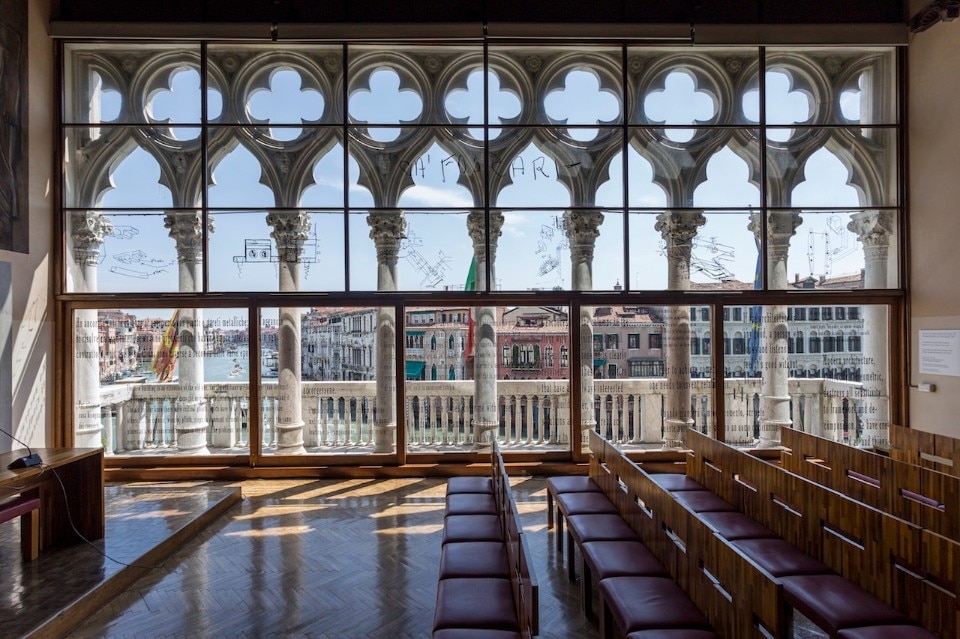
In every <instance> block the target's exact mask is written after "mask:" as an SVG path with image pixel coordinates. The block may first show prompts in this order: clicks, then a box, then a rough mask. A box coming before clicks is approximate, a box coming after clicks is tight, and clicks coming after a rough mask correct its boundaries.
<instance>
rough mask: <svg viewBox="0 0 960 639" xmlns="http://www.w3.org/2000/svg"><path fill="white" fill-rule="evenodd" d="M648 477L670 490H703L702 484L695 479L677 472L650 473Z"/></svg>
mask: <svg viewBox="0 0 960 639" xmlns="http://www.w3.org/2000/svg"><path fill="white" fill-rule="evenodd" d="M650 479H652V480H653V483H655V484H657V485H658V486H660V487H661V488H663V489H664V490H669V491H671V492H673V491H675V490H705V489H704V487H703V484H701V483H700V482H698V481H697V480H695V479H690V478H689V477H687V476H686V475H680V474H678V473H657V474H655V475H650Z"/></svg>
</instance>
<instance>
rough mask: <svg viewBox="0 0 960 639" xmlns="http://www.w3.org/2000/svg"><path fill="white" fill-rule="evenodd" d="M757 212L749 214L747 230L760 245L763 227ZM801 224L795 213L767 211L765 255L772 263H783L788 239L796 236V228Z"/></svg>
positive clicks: (788, 247) (801, 221) (801, 220)
mask: <svg viewBox="0 0 960 639" xmlns="http://www.w3.org/2000/svg"><path fill="white" fill-rule="evenodd" d="M760 215H761V213H759V212H754V213H751V214H750V223H749V224H748V225H747V229H748V230H750V231H752V232H753V237H754V238H755V239H756V240H757V246H759V245H760V233H762V232H763V227H762V226H761V224H760ZM801 224H803V218H802V217H800V213H798V212H796V211H768V212H767V255H768V256H769V259H770V260H772V261H773V262H780V261H785V260H786V259H787V253H788V251H789V250H790V238H791V237H793V236H794V235H796V234H797V227H798V226H800V225H801Z"/></svg>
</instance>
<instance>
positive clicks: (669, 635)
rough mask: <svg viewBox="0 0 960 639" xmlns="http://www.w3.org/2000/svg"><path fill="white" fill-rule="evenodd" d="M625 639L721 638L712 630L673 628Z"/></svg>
mask: <svg viewBox="0 0 960 639" xmlns="http://www.w3.org/2000/svg"><path fill="white" fill-rule="evenodd" d="M625 639H720V636H719V635H718V634H717V633H715V632H714V631H712V630H689V629H686V628H679V629H678V628H673V629H669V630H638V631H637V632H631V633H630V634H628V635H627V636H626V637H625Z"/></svg>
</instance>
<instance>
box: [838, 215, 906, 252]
mask: <svg viewBox="0 0 960 639" xmlns="http://www.w3.org/2000/svg"><path fill="white" fill-rule="evenodd" d="M894 225H895V218H894V215H893V212H891V211H861V212H860V213H854V214H853V215H851V216H850V222H849V223H848V224H847V230H849V231H851V232H853V233H856V234H857V239H858V240H860V242H862V243H863V246H864V247H865V248H866V247H877V248H880V247H887V246H889V245H890V236H891V235H893V230H894Z"/></svg>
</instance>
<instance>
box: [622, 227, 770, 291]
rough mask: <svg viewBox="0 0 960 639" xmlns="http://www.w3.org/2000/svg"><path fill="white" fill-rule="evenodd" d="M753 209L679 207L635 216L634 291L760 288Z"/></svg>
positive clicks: (632, 239)
mask: <svg viewBox="0 0 960 639" xmlns="http://www.w3.org/2000/svg"><path fill="white" fill-rule="evenodd" d="M751 219H752V216H751V213H750V212H749V211H707V212H704V211H702V210H701V209H676V210H672V211H664V212H656V213H655V212H647V211H644V212H636V213H631V215H630V274H631V280H630V288H631V289H632V290H665V289H667V290H686V289H688V288H689V289H693V290H742V289H749V288H754V280H755V278H756V275H757V271H756V268H757V244H756V240H755V239H754V234H753V231H752V230H751V225H750V220H751Z"/></svg>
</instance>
